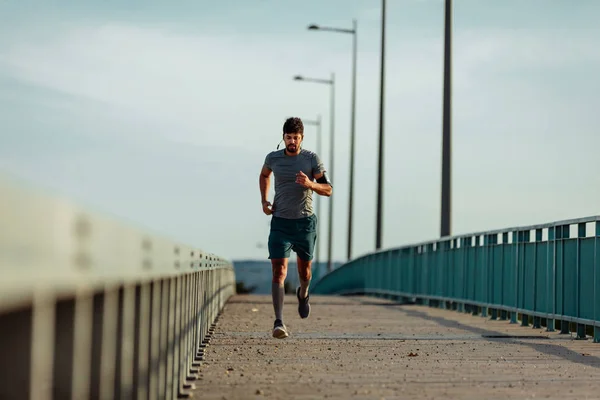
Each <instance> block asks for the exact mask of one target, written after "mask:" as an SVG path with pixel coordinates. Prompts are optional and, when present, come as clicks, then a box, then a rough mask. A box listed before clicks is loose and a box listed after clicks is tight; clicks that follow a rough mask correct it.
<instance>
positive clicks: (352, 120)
mask: <svg viewBox="0 0 600 400" xmlns="http://www.w3.org/2000/svg"><path fill="white" fill-rule="evenodd" d="M308 29H309V30H319V31H328V32H337V33H350V34H352V106H351V108H352V112H351V117H350V194H349V196H348V249H347V259H348V260H350V259H351V258H352V210H353V207H352V201H353V199H354V142H355V140H356V128H355V127H356V36H357V24H356V19H353V20H352V29H345V28H332V27H328V26H320V25H315V24H312V25H309V26H308Z"/></svg>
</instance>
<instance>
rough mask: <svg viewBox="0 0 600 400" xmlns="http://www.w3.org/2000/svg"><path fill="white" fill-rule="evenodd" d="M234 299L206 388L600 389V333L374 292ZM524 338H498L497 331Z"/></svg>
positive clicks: (234, 393) (288, 393) (390, 395)
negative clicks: (278, 324)
mask: <svg viewBox="0 0 600 400" xmlns="http://www.w3.org/2000/svg"><path fill="white" fill-rule="evenodd" d="M311 304H312V311H311V315H310V317H309V318H308V319H306V320H301V319H300V317H298V314H297V310H296V308H297V302H296V301H295V297H293V296H287V297H286V299H285V308H284V321H285V323H286V325H287V326H288V329H289V330H290V331H291V332H290V333H291V335H290V337H288V338H287V339H283V340H279V339H273V338H272V337H271V336H270V333H271V328H272V324H273V317H272V315H273V308H272V305H271V298H270V296H243V295H238V296H234V297H232V298H231V300H230V301H229V302H228V304H227V305H226V307H225V310H224V313H223V315H222V316H221V317H220V319H219V322H218V325H217V328H216V331H215V334H214V335H213V338H212V339H211V342H210V344H209V346H208V347H207V348H206V353H205V357H204V362H203V364H202V366H201V367H200V379H199V380H198V381H196V390H195V392H194V397H195V398H201V399H219V400H222V399H228V400H231V399H261V398H268V399H290V400H291V399H320V398H328V399H507V398H510V399H534V398H535V399H538V398H541V399H545V398H546V399H547V398H552V399H561V400H564V399H598V398H600V343H598V344H595V343H593V341H592V340H591V339H589V340H574V336H570V335H560V334H559V333H558V332H552V333H549V332H546V331H545V329H533V328H531V327H521V326H520V325H519V324H510V323H509V322H508V321H491V320H490V319H489V318H483V317H481V316H472V315H470V314H465V313H459V312H456V311H446V310H441V309H436V308H429V307H425V306H416V305H397V304H394V303H390V302H388V301H384V300H378V299H374V298H368V297H354V298H344V297H315V298H313V299H311ZM499 334H502V335H512V336H521V338H500V339H499V338H493V337H488V336H494V335H499Z"/></svg>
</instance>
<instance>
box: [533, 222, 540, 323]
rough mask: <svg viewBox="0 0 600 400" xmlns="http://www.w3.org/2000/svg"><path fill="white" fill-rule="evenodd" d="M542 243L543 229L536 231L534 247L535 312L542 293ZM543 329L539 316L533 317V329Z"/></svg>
mask: <svg viewBox="0 0 600 400" xmlns="http://www.w3.org/2000/svg"><path fill="white" fill-rule="evenodd" d="M541 241H542V230H541V229H536V230H535V247H534V263H533V265H534V273H533V285H534V286H533V310H534V311H536V312H537V311H538V303H537V299H538V293H539V291H540V288H539V287H538V284H537V283H538V272H539V271H538V258H537V255H538V246H539V244H540V242H541ZM541 327H542V320H541V318H540V317H538V316H534V317H533V328H534V329H540V328H541Z"/></svg>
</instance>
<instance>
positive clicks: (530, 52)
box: [0, 0, 600, 261]
mask: <svg viewBox="0 0 600 400" xmlns="http://www.w3.org/2000/svg"><path fill="white" fill-rule="evenodd" d="M380 7H381V2H380V1H375V0H352V1H350V0H328V1H325V2H323V1H317V0H307V1H304V2H293V1H290V0H254V1H249V0H245V1H242V0H229V1H222V2H214V1H206V0H195V1H192V0H178V1H171V2H166V1H164V2H158V1H155V0H152V1H147V0H146V1H141V0H136V1H133V0H132V1H99V0H89V1H86V2H81V1H74V0H64V1H60V2H48V1H41V0H1V1H0V126H1V129H0V174H2V175H4V176H9V177H12V178H14V179H16V180H17V181H21V182H25V183H27V184H29V185H32V186H33V187H35V188H39V189H40V190H43V191H46V192H49V193H52V194H53V195H57V196H62V197H65V198H68V199H69V200H72V201H75V202H76V203H78V204H81V205H83V206H84V207H86V208H88V209H90V210H92V211H95V212H100V213H103V214H106V215H110V216H113V217H115V218H118V219H120V220H122V221H123V222H125V223H128V224H133V225H135V226H138V227H140V228H142V229H147V230H150V231H152V232H157V233H160V234H161V235H166V236H168V237H170V238H172V239H173V240H175V241H179V242H183V243H186V244H190V245H193V246H196V247H199V248H202V249H204V250H205V251H209V252H212V253H216V254H219V255H221V256H224V257H227V258H230V259H241V258H243V259H266V258H267V252H266V249H265V248H264V245H265V244H266V242H267V238H268V234H269V217H267V216H266V215H264V214H263V213H262V209H261V203H260V192H259V187H258V174H259V171H260V169H261V167H262V164H263V161H264V158H265V156H266V154H267V153H269V152H270V151H273V150H275V148H276V146H277V144H278V142H279V141H280V139H281V128H282V125H283V122H284V121H285V119H286V118H287V117H289V116H298V117H300V118H303V119H306V120H314V119H316V118H317V116H318V115H320V116H321V117H322V121H323V130H322V140H323V145H322V149H321V154H320V156H321V158H322V160H323V162H324V163H325V165H326V167H327V168H328V169H329V170H330V171H332V172H333V173H334V179H333V187H334V190H333V196H332V197H331V198H325V199H323V200H322V201H321V203H322V208H323V210H317V214H318V217H319V221H320V224H321V231H320V232H321V233H320V234H321V242H320V243H321V254H322V255H324V254H326V251H325V247H326V246H327V242H326V236H327V215H328V214H327V213H328V212H329V206H330V205H331V204H333V207H334V214H333V221H334V229H333V238H334V240H333V256H334V259H335V260H338V261H345V260H346V246H347V234H346V232H347V228H348V199H349V193H348V191H349V153H350V150H349V149H350V142H349V138H350V116H351V114H350V111H351V107H350V106H351V102H350V93H351V56H352V53H351V51H352V36H351V35H348V34H338V33H330V32H318V31H309V30H307V29H306V27H307V25H309V24H311V23H317V24H320V25H323V26H331V27H343V28H350V27H351V26H352V19H353V18H356V20H357V23H358V30H357V40H358V63H357V64H358V66H357V71H358V82H357V104H356V106H357V113H356V149H357V151H356V155H355V157H356V158H355V160H356V165H355V171H356V172H355V185H354V186H355V191H354V213H353V215H354V235H353V251H352V256H353V257H356V256H359V255H362V254H365V253H368V252H371V251H373V250H374V249H375V227H376V195H377V140H378V134H379V120H378V118H379V88H380V84H379V68H380V44H381V42H380V32H381V31H380V30H381V8H380ZM598 15H600V2H598V1H595V0H578V1H576V2H573V1H570V0H503V1H498V0H493V1H492V0H455V1H454V20H453V40H454V42H453V113H452V135H453V137H452V151H453V154H452V190H453V191H452V234H464V233H469V232H478V231H484V230H493V229H501V228H506V227H512V226H525V225H533V224H537V223H545V222H552V221H557V220H563V219H570V218H578V217H585V216H591V215H597V214H600V182H599V178H598V171H599V170H600V169H599V167H600V157H598V149H599V148H600V134H599V133H600V132H598V131H599V129H600V113H599V112H598V110H599V109H600V95H599V94H598V93H600V77H599V76H598V72H597V71H598V70H600V28H599V27H598V25H597V16H598ZM443 19H444V3H443V1H441V0H402V1H388V2H387V16H386V60H385V71H386V75H385V102H384V104H385V107H384V110H385V113H384V115H385V119H384V128H385V129H384V167H385V168H384V185H383V192H384V200H383V220H384V222H383V247H384V248H390V247H397V246H401V245H407V244H411V243H415V242H419V241H424V240H431V239H435V238H437V237H439V235H440V230H439V229H440V228H439V225H440V183H441V137H442V93H443V92H442V78H443V28H444V27H443ZM332 73H334V74H335V81H336V85H335V112H334V121H335V134H334V137H335V146H334V151H335V165H331V164H330V162H329V159H330V157H329V152H330V148H329V141H330V134H331V132H330V130H329V124H330V118H331V113H330V107H329V104H330V91H329V87H328V86H327V85H319V84H316V83H310V82H297V81H294V80H293V79H292V77H293V76H294V75H297V74H301V75H304V76H307V77H313V78H329V77H330V75H331V74H332ZM315 135H316V130H315V128H314V127H313V126H306V129H305V141H304V147H305V148H308V149H312V150H316V143H317V142H316V137H315ZM271 186H272V187H273V185H271ZM272 192H273V189H271V196H270V198H271V199H272V196H273V194H272Z"/></svg>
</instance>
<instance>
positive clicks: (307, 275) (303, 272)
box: [298, 257, 312, 281]
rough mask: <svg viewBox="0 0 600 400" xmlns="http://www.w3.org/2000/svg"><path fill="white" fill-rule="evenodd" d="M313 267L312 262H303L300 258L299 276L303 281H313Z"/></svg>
mask: <svg viewBox="0 0 600 400" xmlns="http://www.w3.org/2000/svg"><path fill="white" fill-rule="evenodd" d="M311 266H312V261H311V260H303V259H301V258H300V257H298V276H299V278H300V279H301V280H303V281H308V280H310V279H311V277H312V273H311Z"/></svg>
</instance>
